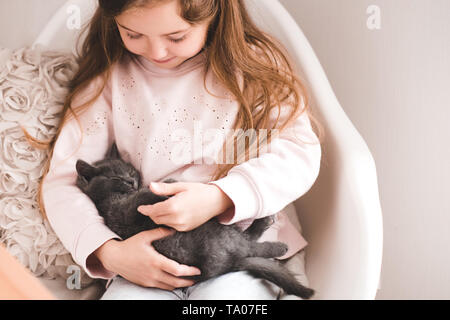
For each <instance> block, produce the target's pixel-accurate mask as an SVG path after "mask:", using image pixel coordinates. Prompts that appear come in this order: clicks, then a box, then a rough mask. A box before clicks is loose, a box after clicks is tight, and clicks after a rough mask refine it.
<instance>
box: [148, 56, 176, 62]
mask: <svg viewBox="0 0 450 320" xmlns="http://www.w3.org/2000/svg"><path fill="white" fill-rule="evenodd" d="M174 58H175V57H172V58H170V59H167V60H153V61H154V62H156V63H166V62H169V61H171V60H172V59H174Z"/></svg>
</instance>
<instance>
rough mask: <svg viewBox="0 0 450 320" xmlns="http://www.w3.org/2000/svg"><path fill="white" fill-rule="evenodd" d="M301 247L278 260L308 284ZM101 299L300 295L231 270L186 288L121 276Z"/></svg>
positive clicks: (276, 296)
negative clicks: (159, 285) (163, 286)
mask: <svg viewBox="0 0 450 320" xmlns="http://www.w3.org/2000/svg"><path fill="white" fill-rule="evenodd" d="M304 254H305V253H304V250H301V251H300V252H298V253H297V254H295V255H294V256H292V257H291V258H289V259H286V260H281V262H282V263H283V264H284V265H285V266H286V267H287V268H288V269H289V270H291V271H292V272H293V273H294V274H295V276H296V278H297V279H298V280H299V281H300V282H301V283H302V284H303V285H304V286H308V279H307V278H306V274H305V255H304ZM101 299H102V300H276V299H282V300H284V299H286V300H293V299H299V300H301V298H299V297H296V296H293V295H285V294H284V292H283V290H282V289H280V288H279V287H278V286H276V285H274V284H273V283H271V282H269V281H267V280H263V279H258V278H254V277H253V276H251V275H250V274H249V273H248V272H246V271H239V272H231V273H227V274H224V275H221V276H218V277H214V278H211V279H209V280H207V281H203V282H199V283H196V284H194V285H193V286H190V287H187V288H179V289H175V290H173V291H167V290H163V289H158V288H146V287H141V286H139V285H136V284H134V283H132V282H130V281H128V280H126V279H124V278H122V277H116V278H114V279H113V280H112V282H111V283H110V285H109V286H108V288H107V289H106V292H105V293H104V294H103V296H102V297H101Z"/></svg>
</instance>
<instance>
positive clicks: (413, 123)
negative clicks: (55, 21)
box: [0, 0, 450, 299]
mask: <svg viewBox="0 0 450 320" xmlns="http://www.w3.org/2000/svg"><path fill="white" fill-rule="evenodd" d="M63 2H64V0H0V21H1V22H0V23H1V25H0V26H1V28H0V46H5V47H9V48H19V47H21V46H24V45H27V44H31V42H32V41H33V39H34V38H35V36H36V34H37V33H38V31H39V30H40V29H41V28H42V27H43V26H44V25H45V22H46V21H47V20H48V18H49V17H50V16H51V15H52V13H53V12H55V10H56V9H57V7H58V5H60V4H62V3H63ZM281 2H282V3H283V4H284V5H285V6H286V7H287V8H288V10H289V11H290V12H291V14H292V15H293V16H294V18H295V19H296V20H297V22H298V23H299V25H300V26H301V27H302V29H303V31H304V32H305V35H306V36H307V37H308V39H309V40H310V42H311V44H312V46H313V48H314V50H315V51H316V53H317V55H318V57H319V60H320V61H321V63H322V65H323V67H324V69H325V72H326V73H327V75H328V77H329V79H330V82H331V85H332V86H333V88H334V90H335V92H336V95H337V97H338V99H339V101H340V102H341V105H342V106H343V108H344V110H345V111H346V113H347V114H348V116H349V117H350V119H351V120H352V122H353V123H354V124H355V126H356V127H357V129H358V130H359V131H360V133H361V134H362V136H363V137H364V138H365V140H366V142H367V144H368V146H369V148H370V150H371V151H372V154H373V156H374V159H375V161H376V164H377V170H378V178H379V189H380V199H381V204H382V208H383V214H384V216H383V219H384V255H383V268H382V276H381V290H380V291H379V293H378V296H377V298H378V299H450V250H449V248H448V247H449V245H448V244H450V197H449V191H450V165H449V163H450V161H449V160H448V159H449V158H450V148H449V142H448V141H449V140H450V129H449V126H448V124H447V122H449V120H450V90H449V89H450V31H449V30H450V1H449V0H433V1H429V0H396V1H392V0H372V1H367V0H339V1H338V0H281ZM372 4H373V5H378V6H379V7H380V9H381V29H380V30H374V31H371V30H368V28H367V27H366V19H367V17H368V15H367V14H366V8H367V7H368V6H369V5H372ZM337 276H338V275H337Z"/></svg>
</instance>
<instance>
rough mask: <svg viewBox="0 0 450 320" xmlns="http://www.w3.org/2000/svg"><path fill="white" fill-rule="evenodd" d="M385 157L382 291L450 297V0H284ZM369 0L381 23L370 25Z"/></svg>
mask: <svg viewBox="0 0 450 320" xmlns="http://www.w3.org/2000/svg"><path fill="white" fill-rule="evenodd" d="M281 2H282V3H283V4H284V5H285V7H286V8H288V10H289V12H290V13H291V14H292V15H293V17H294V18H295V19H296V21H297V22H298V24H299V25H300V26H301V28H302V29H303V31H304V33H305V35H306V36H307V38H308V39H309V40H310V42H311V45H312V47H313V48H314V50H315V51H316V53H317V55H318V57H319V60H320V61H321V63H322V65H323V67H324V69H325V72H326V73H327V75H328V77H329V79H330V82H331V85H332V87H333V88H334V90H335V93H336V96H337V97H338V100H339V101H340V103H341V105H342V107H343V108H344V110H345V111H346V113H347V114H348V116H349V118H350V119H351V120H352V122H353V123H354V124H355V126H356V127H357V129H358V130H359V132H360V133H361V134H362V136H363V137H364V139H365V140H366V142H367V144H368V146H369V148H370V150H371V151H372V154H373V157H374V159H375V161H376V165H377V172H378V178H379V190H380V200H381V205H382V209H383V219H384V224H383V227H384V254H383V266H382V276H381V290H380V291H379V293H378V295H377V298H378V299H450V249H449V244H450V197H449V195H450V161H449V158H450V147H449V146H450V143H449V140H450V129H449V128H450V127H449V123H448V122H449V121H450V1H448V0H433V1H429V0H396V1H392V0H371V1H367V0H339V1H336V0H281ZM369 5H378V6H379V7H380V9H381V29H380V30H374V31H371V30H369V29H368V28H367V26H366V20H367V18H368V15H367V14H366V9H367V7H368V6H369Z"/></svg>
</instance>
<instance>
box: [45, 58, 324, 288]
mask: <svg viewBox="0 0 450 320" xmlns="http://www.w3.org/2000/svg"><path fill="white" fill-rule="evenodd" d="M205 55H206V53H205V52H204V51H202V52H201V53H199V54H198V55H196V56H195V57H193V58H191V59H189V60H187V61H185V62H184V63H183V64H181V65H180V66H178V67H176V68H175V69H170V70H168V69H162V68H159V67H157V66H156V65H154V64H153V63H152V62H150V61H148V60H146V59H145V58H143V57H140V56H131V55H130V56H127V57H125V58H124V59H123V60H121V61H120V63H118V64H116V65H115V66H114V68H113V69H112V74H111V78H110V80H109V81H108V82H107V84H106V87H105V89H104V90H103V91H102V94H101V95H100V97H99V98H98V99H97V100H96V101H95V102H94V103H93V104H92V105H91V106H90V107H89V108H88V110H87V111H85V112H84V113H83V114H81V116H79V117H78V118H79V123H80V124H81V126H82V128H83V130H82V132H81V131H80V128H79V124H78V122H77V121H76V120H75V119H72V120H70V121H69V122H68V123H67V124H66V125H65V126H64V127H63V129H62V131H61V134H60V136H59V138H58V140H57V141H56V145H55V149H54V153H53V157H52V159H51V164H50V171H49V173H48V175H47V176H46V178H45V180H44V182H43V200H44V206H45V210H46V213H47V216H48V220H49V222H50V224H51V226H52V228H53V229H54V231H55V233H56V234H57V235H58V237H59V238H60V239H61V242H62V243H63V245H64V246H65V247H66V248H67V250H68V251H69V252H70V253H71V254H72V256H73V258H74V261H75V262H76V263H78V264H79V265H80V266H82V267H83V268H84V270H85V271H86V272H87V273H88V275H89V276H90V277H93V278H104V279H110V278H112V277H113V276H115V274H113V273H112V272H110V271H108V270H106V269H105V268H104V267H103V266H102V265H101V264H100V263H98V262H97V263H96V262H95V261H97V260H96V259H88V257H89V256H90V255H91V254H92V253H93V252H94V251H95V250H96V249H97V248H99V247H100V246H101V245H102V244H103V243H104V242H106V241H107V240H109V239H113V238H117V239H120V237H119V236H118V235H117V234H115V233H114V232H112V231H111V230H110V229H109V228H107V227H106V226H105V224H104V220H103V218H102V217H101V216H100V215H99V214H98V211H97V209H96V207H95V205H94V204H93V202H92V201H91V200H90V199H89V198H88V197H87V196H86V195H85V194H83V193H82V192H81V191H80V190H79V189H78V188H77V187H76V185H75V181H76V177H77V173H76V170H75V163H76V161H77V160H78V159H83V160H85V161H87V162H89V163H92V162H94V161H97V160H100V159H103V158H104V156H105V153H106V151H107V150H108V148H109V147H110V146H111V144H112V143H113V141H115V142H116V144H117V147H118V149H119V152H120V154H121V156H122V158H124V160H126V161H129V162H131V163H132V164H133V165H134V166H135V167H136V168H138V169H139V170H140V171H141V173H142V178H143V184H144V185H145V186H148V185H149V183H150V182H151V181H162V180H164V179H167V178H173V179H175V180H178V181H186V182H202V183H214V184H216V185H217V186H218V187H220V188H221V189H222V190H223V191H224V192H225V193H226V194H227V195H228V196H229V197H230V198H231V200H232V201H233V203H234V208H232V209H230V210H228V211H227V212H225V213H223V214H222V215H220V216H219V221H220V222H221V223H223V224H232V223H238V225H239V226H240V227H241V228H242V229H245V228H246V227H248V226H249V225H250V223H251V222H252V220H253V219H255V218H262V217H265V216H268V215H273V214H276V219H275V223H274V224H273V225H272V226H271V227H270V228H269V229H268V230H267V231H266V232H265V233H264V234H263V236H262V238H261V239H260V240H259V241H277V240H278V241H282V242H284V243H286V244H287V245H288V246H289V251H288V252H287V253H286V254H285V255H284V256H283V257H281V259H283V258H288V257H290V256H292V255H293V254H295V253H296V252H298V251H299V250H301V249H302V248H303V247H304V246H306V244H307V243H306V241H305V240H304V239H303V237H302V236H301V235H300V233H299V231H298V230H297V229H296V228H295V227H294V226H293V224H292V223H291V222H290V221H289V219H288V217H287V215H286V214H285V213H284V212H283V209H284V208H285V207H286V206H287V205H288V204H290V203H291V202H293V201H294V200H296V199H297V198H299V197H300V196H302V195H303V194H304V193H306V192H307V191H308V190H309V189H310V187H311V186H312V185H313V183H314V182H315V180H316V178H317V176H318V173H319V167H320V157H321V149H320V145H319V144H304V143H302V142H301V141H300V140H299V139H297V137H298V138H300V139H302V140H303V141H305V140H306V141H310V142H311V141H317V137H316V136H315V134H314V132H313V131H312V129H311V125H310V122H309V119H308V117H307V116H306V114H305V113H304V114H303V115H302V116H300V117H299V118H298V119H297V120H296V122H295V123H294V124H293V125H291V126H290V127H289V130H286V131H283V132H282V133H281V134H280V136H279V137H278V138H276V139H274V140H273V141H272V144H271V147H270V150H266V152H265V153H263V154H260V155H259V157H257V158H253V159H250V160H248V161H246V162H242V163H240V164H238V165H236V166H235V167H233V169H231V170H230V172H229V173H228V175H227V176H226V177H224V178H222V179H219V180H217V181H210V179H211V174H212V173H213V171H214V168H215V165H214V164H213V162H212V160H211V159H213V158H214V156H215V155H217V153H218V152H219V151H220V150H221V147H222V143H223V141H224V138H225V136H224V135H222V136H221V135H220V134H218V132H228V131H227V130H228V129H232V128H233V124H234V120H235V118H236V115H237V111H238V103H237V102H236V101H235V100H233V99H232V98H231V95H230V94H229V93H228V91H227V90H226V89H225V88H224V87H223V86H222V85H220V84H219V83H218V81H217V80H216V79H215V78H214V77H213V75H212V73H211V72H208V76H207V81H206V86H207V88H208V90H209V91H210V92H211V93H213V94H214V95H216V96H218V97H216V96H213V95H211V94H210V93H208V92H207V91H206V90H205V88H204V85H203V73H204V62H205V58H206V56H205ZM99 85H100V78H97V79H96V80H95V81H92V82H91V84H90V86H89V87H88V88H87V89H86V90H85V91H84V92H83V94H82V95H78V96H77V98H76V99H75V100H74V102H73V104H72V106H73V107H77V106H79V105H81V103H82V102H85V101H87V99H88V98H90V97H91V94H93V93H94V91H95V89H96V88H97V86H99ZM275 116H276V115H275ZM220 130H222V131H220ZM294 131H295V132H294ZM81 138H82V140H81Z"/></svg>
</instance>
